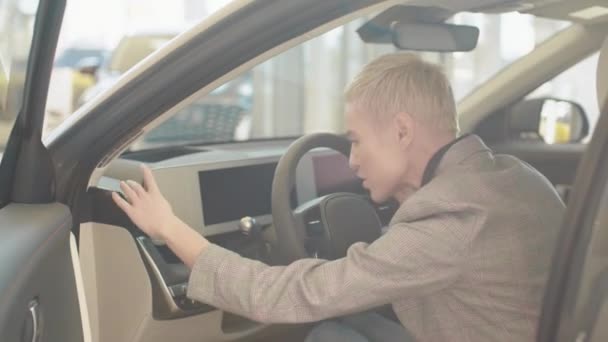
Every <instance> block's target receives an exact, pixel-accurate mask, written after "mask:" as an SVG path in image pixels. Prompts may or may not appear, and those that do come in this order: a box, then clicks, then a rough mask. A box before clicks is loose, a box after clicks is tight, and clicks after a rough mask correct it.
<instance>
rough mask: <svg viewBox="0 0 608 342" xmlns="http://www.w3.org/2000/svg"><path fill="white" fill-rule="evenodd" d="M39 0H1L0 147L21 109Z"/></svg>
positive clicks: (1, 147) (3, 144)
mask: <svg viewBox="0 0 608 342" xmlns="http://www.w3.org/2000/svg"><path fill="white" fill-rule="evenodd" d="M37 9H38V1H35V0H21V1H19V0H9V1H6V0H5V1H0V150H4V147H5V145H6V142H7V140H8V135H9V133H10V130H11V129H12V127H13V123H14V122H15V118H16V117H17V114H18V113H19V111H20V110H21V106H22V100H23V90H24V88H25V74H26V67H27V63H28V58H29V53H30V46H31V44H32V36H33V29H34V19H35V15H36V10H37Z"/></svg>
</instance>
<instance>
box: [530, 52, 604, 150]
mask: <svg viewBox="0 0 608 342" xmlns="http://www.w3.org/2000/svg"><path fill="white" fill-rule="evenodd" d="M598 56H599V53H595V54H593V55H591V56H589V57H587V58H586V59H584V60H582V61H580V62H578V63H577V64H575V65H574V66H572V67H570V68H569V69H568V70H566V71H564V72H562V73H561V74H559V75H558V76H556V77H554V78H553V79H551V80H550V81H547V82H545V83H544V84H543V85H541V86H540V87H538V88H537V89H535V90H534V91H533V92H531V93H530V94H529V95H528V96H527V98H541V97H551V98H556V99H561V100H566V101H573V102H575V103H577V104H579V105H580V106H581V107H582V108H583V110H584V111H585V114H586V117H587V119H588V121H589V127H590V129H589V134H588V136H587V138H586V139H584V140H583V142H585V143H586V142H588V141H589V139H590V138H591V135H592V133H593V130H594V128H595V125H596V123H597V119H598V117H599V108H598V102H597V91H596V87H595V85H596V67H597V63H598ZM552 113H555V115H549V116H547V117H544V118H543V119H544V120H545V121H547V122H559V120H560V117H559V112H555V111H554V112H552ZM545 127H546V129H545V131H544V132H542V133H541V134H542V135H543V136H544V137H546V138H545V140H546V141H547V142H549V143H556V142H559V139H558V138H557V135H559V130H555V129H551V128H554V127H556V126H554V125H546V126H545ZM557 127H559V126H557ZM547 138H548V139H547Z"/></svg>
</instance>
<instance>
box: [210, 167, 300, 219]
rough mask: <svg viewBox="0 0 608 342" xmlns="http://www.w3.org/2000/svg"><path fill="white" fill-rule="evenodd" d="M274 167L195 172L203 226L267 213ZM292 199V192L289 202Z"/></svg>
mask: <svg viewBox="0 0 608 342" xmlns="http://www.w3.org/2000/svg"><path fill="white" fill-rule="evenodd" d="M276 166H277V164H276V163H268V164H259V165H248V166H241V167H234V168H228V169H219V170H209V171H201V172H199V174H198V177H199V184H200V191H201V199H202V201H203V213H204V214H203V216H204V217H203V218H204V220H205V225H211V224H217V223H223V222H229V221H235V220H240V219H241V218H243V217H245V216H252V217H255V216H261V215H268V214H270V213H271V200H270V197H271V191H272V180H273V178H274V171H275V168H276ZM295 198H296V197H295V191H294V192H293V193H292V202H293V201H294V200H295ZM293 204H294V203H292V207H293Z"/></svg>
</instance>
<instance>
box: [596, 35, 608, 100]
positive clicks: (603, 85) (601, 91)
mask: <svg viewBox="0 0 608 342" xmlns="http://www.w3.org/2000/svg"><path fill="white" fill-rule="evenodd" d="M596 73H597V74H596V81H597V82H596V84H597V101H598V102H599V104H598V106H599V108H600V110H602V109H603V108H602V107H603V106H604V102H605V101H606V99H607V98H608V38H606V39H605V40H604V44H602V48H601V49H600V56H599V58H598V62H597V71H596Z"/></svg>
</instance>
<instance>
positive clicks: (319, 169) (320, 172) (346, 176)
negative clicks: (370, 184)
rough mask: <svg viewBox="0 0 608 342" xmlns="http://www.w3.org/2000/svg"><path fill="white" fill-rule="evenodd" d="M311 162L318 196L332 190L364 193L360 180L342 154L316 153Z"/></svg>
mask: <svg viewBox="0 0 608 342" xmlns="http://www.w3.org/2000/svg"><path fill="white" fill-rule="evenodd" d="M312 162H313V170H314V177H315V184H316V187H317V196H318V197H321V196H325V195H328V194H331V193H334V192H353V193H357V194H362V193H365V189H363V186H362V185H361V180H360V179H359V178H357V175H356V174H355V172H354V171H353V170H352V169H351V168H350V167H349V166H348V159H347V158H346V157H345V156H343V155H342V154H339V153H332V154H325V155H317V156H314V157H313V160H312Z"/></svg>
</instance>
